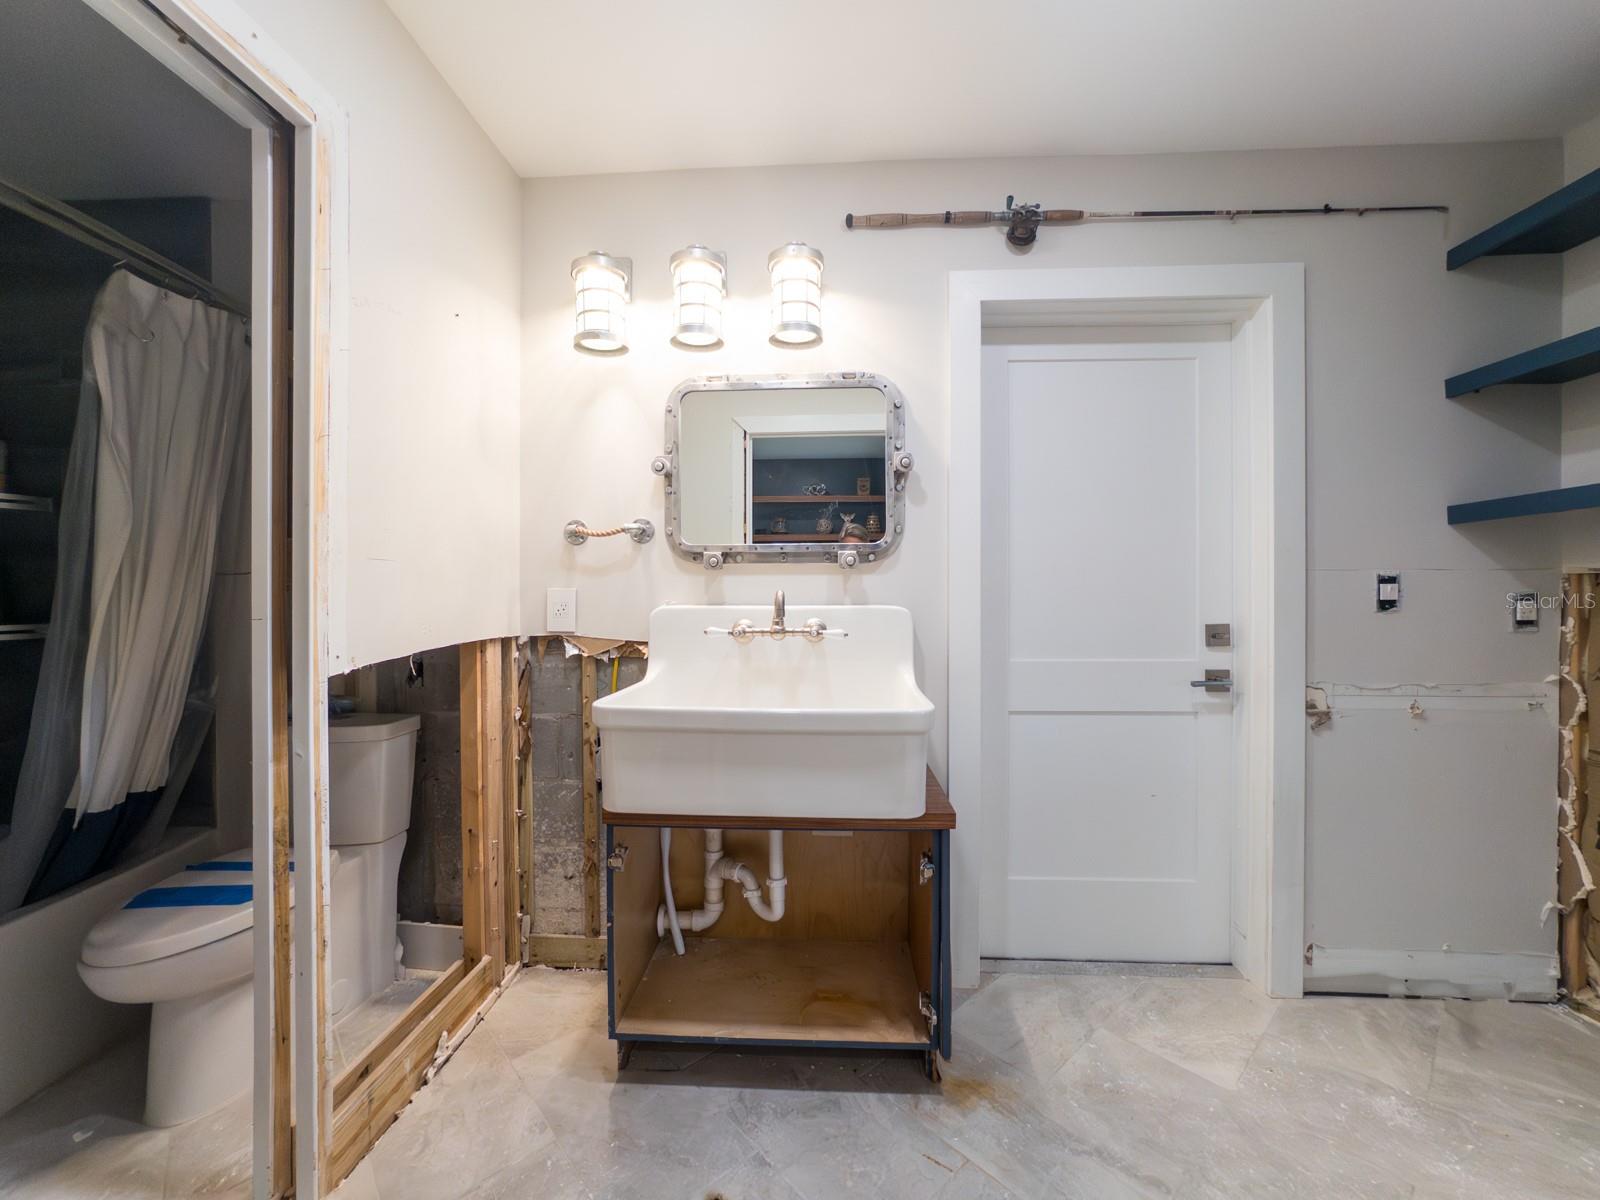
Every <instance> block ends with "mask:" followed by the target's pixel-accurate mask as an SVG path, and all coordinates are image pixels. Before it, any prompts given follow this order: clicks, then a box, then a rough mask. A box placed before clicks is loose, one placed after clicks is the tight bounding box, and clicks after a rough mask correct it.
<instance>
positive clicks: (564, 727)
mask: <svg viewBox="0 0 1600 1200" xmlns="http://www.w3.org/2000/svg"><path fill="white" fill-rule="evenodd" d="M582 662H583V659H582V657H581V656H579V655H576V654H574V655H572V656H570V657H569V656H568V655H566V654H565V653H564V652H563V647H562V642H561V639H559V638H554V639H552V640H551V641H550V643H549V646H548V649H546V651H545V654H544V657H543V660H542V661H541V659H540V658H539V656H538V655H537V654H536V655H534V657H533V664H532V671H533V709H532V713H531V715H530V718H529V720H530V723H531V726H532V735H533V871H534V876H533V932H534V933H535V934H570V935H583V934H586V933H588V929H587V928H586V927H585V921H584V910H583V716H582V710H583V668H582ZM597 667H598V671H597V676H598V681H599V689H598V694H599V695H601V696H605V695H608V694H610V692H611V664H610V663H609V662H604V661H602V662H600V663H598V664H597ZM644 667H645V663H644V660H643V659H640V658H624V659H622V662H621V665H620V666H619V667H618V670H617V686H618V688H619V689H620V688H624V687H627V686H628V685H629V684H631V683H635V682H637V681H638V680H639V679H641V678H643V676H644ZM601 759H602V761H603V759H604V755H603V754H602V755H601ZM602 770H603V768H602Z"/></svg>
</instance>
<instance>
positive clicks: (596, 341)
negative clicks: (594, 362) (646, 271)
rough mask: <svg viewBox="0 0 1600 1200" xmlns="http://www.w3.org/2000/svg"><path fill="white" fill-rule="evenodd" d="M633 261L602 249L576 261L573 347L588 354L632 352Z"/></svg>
mask: <svg viewBox="0 0 1600 1200" xmlns="http://www.w3.org/2000/svg"><path fill="white" fill-rule="evenodd" d="M632 278H633V260H632V259H631V258H616V257H613V256H612V255H609V254H606V253H604V252H602V251H600V250H595V251H592V252H591V253H589V254H585V255H584V256H583V257H581V258H575V259H573V260H572V280H573V286H574V289H575V291H576V293H577V314H576V328H575V330H574V332H573V335H572V344H573V346H575V347H576V348H577V349H579V350H582V351H584V352H585V353H588V354H624V353H626V352H627V349H628V301H629V299H631V297H632Z"/></svg>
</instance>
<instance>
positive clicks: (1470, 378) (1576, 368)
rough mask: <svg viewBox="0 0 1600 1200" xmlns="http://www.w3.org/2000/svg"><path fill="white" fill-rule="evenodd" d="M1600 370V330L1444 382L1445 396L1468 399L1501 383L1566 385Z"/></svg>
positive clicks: (1524, 352)
mask: <svg viewBox="0 0 1600 1200" xmlns="http://www.w3.org/2000/svg"><path fill="white" fill-rule="evenodd" d="M1596 371H1600V328H1595V329H1587V330H1585V331H1584V332H1582V333H1575V334H1573V335H1572V336H1571V337H1564V338H1562V339H1561V340H1560V341H1558V342H1551V343H1549V344H1548V345H1544V346H1540V347H1538V348H1537V349H1534V350H1525V351H1523V352H1522V353H1521V354H1513V355H1512V356H1511V357H1510V358H1502V359H1501V360H1500V361H1499V362H1492V363H1490V364H1489V365H1488V366H1485V367H1476V368H1474V369H1473V370H1471V371H1467V372H1465V373H1463V374H1461V375H1452V376H1450V378H1449V379H1446V380H1445V381H1444V394H1445V395H1446V396H1451V397H1455V396H1465V395H1466V394H1467V393H1468V392H1481V391H1482V390H1483V389H1484V388H1487V387H1494V386H1495V385H1496V384H1499V383H1566V382H1568V381H1569V380H1573V379H1582V378H1583V377H1584V376H1585V375H1593V374H1594V373H1595V372H1596Z"/></svg>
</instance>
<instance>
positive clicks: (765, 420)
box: [673, 377, 903, 558]
mask: <svg viewBox="0 0 1600 1200" xmlns="http://www.w3.org/2000/svg"><path fill="white" fill-rule="evenodd" d="M755 383H757V381H754V380H751V381H746V382H743V383H741V382H740V381H729V382H728V383H727V384H726V385H724V386H718V387H708V388H706V389H704V390H693V389H692V388H691V386H690V385H686V386H685V389H680V392H679V393H678V394H677V418H678V429H677V434H678V436H677V443H676V449H677V456H676V457H677V462H676V470H675V479H674V483H675V489H676V493H677V496H676V499H677V506H678V520H677V521H675V522H673V524H674V525H675V526H676V529H677V541H678V543H679V544H680V547H681V548H684V549H688V548H691V547H730V548H745V549H756V550H759V549H760V548H762V547H772V548H777V547H785V548H787V550H788V551H789V552H790V553H791V554H794V555H796V556H804V557H808V558H809V557H820V555H813V554H811V553H809V552H811V551H819V550H831V549H834V548H836V547H837V546H839V545H869V546H870V545H874V544H878V543H882V542H885V541H886V540H887V539H886V538H885V530H886V529H893V525H894V523H893V521H892V520H891V514H892V512H893V510H894V509H895V507H896V506H895V504H894V496H895V491H894V487H895V481H894V478H893V475H892V472H891V471H890V470H889V469H888V468H889V461H890V458H889V456H890V451H891V450H892V449H893V444H892V439H893V437H894V436H895V432H896V429H897V428H899V422H900V421H901V420H903V416H902V414H900V413H898V412H897V411H896V409H895V407H894V403H893V401H892V400H891V399H890V391H889V389H890V388H891V387H892V385H888V384H887V383H884V384H883V386H850V385H849V384H841V383H838V382H837V381H836V380H834V377H826V378H825V380H819V379H811V380H796V381H794V382H793V386H785V385H784V384H783V383H781V382H776V381H761V382H760V383H759V386H751V384H755ZM880 548H881V547H880ZM762 557H765V556H764V555H763V556H762Z"/></svg>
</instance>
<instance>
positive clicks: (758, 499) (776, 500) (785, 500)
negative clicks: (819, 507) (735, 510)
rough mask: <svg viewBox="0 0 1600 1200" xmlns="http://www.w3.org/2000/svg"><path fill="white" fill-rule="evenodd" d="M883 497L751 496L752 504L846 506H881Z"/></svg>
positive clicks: (855, 493)
mask: <svg viewBox="0 0 1600 1200" xmlns="http://www.w3.org/2000/svg"><path fill="white" fill-rule="evenodd" d="M885 499H886V497H884V496H863V495H861V494H860V493H859V492H851V493H849V494H848V495H841V496H752V497H750V501H751V503H753V504H833V503H835V502H837V503H839V504H846V503H849V502H852V501H854V502H858V503H861V504H882V503H883V502H884V500H885Z"/></svg>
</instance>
